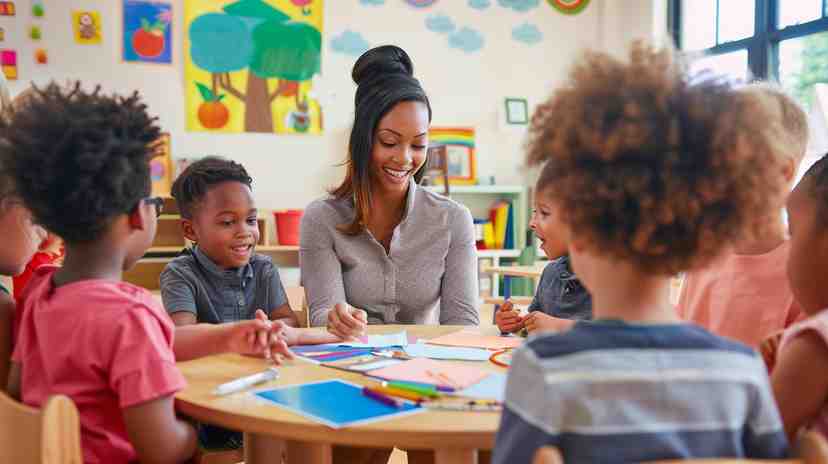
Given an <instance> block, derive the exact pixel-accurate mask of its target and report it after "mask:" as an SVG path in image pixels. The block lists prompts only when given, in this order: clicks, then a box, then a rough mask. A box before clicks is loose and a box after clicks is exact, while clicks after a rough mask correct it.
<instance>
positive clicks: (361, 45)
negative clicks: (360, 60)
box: [331, 30, 371, 56]
mask: <svg viewBox="0 0 828 464" xmlns="http://www.w3.org/2000/svg"><path fill="white" fill-rule="evenodd" d="M369 48H371V44H369V43H368V41H367V40H365V39H364V38H363V37H362V35H361V34H360V33H359V32H354V31H351V30H345V31H342V33H341V34H339V35H337V36H334V37H333V38H332V39H331V49H332V50H333V51H335V52H337V53H342V54H345V55H351V56H359V55H362V54H363V53H365V52H366V51H368V49H369Z"/></svg>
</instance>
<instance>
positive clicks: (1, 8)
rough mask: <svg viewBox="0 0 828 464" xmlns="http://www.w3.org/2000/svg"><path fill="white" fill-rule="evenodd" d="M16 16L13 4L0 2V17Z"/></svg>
mask: <svg viewBox="0 0 828 464" xmlns="http://www.w3.org/2000/svg"><path fill="white" fill-rule="evenodd" d="M16 14H17V8H16V7H15V6H14V2H0V16H14V15H16Z"/></svg>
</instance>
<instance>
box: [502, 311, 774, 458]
mask: <svg viewBox="0 0 828 464" xmlns="http://www.w3.org/2000/svg"><path fill="white" fill-rule="evenodd" d="M544 445H551V446H556V447H558V448H559V449H560V451H561V453H562V454H563V456H564V460H565V461H566V462H585V463H586V462H590V463H616V462H618V463H620V462H640V461H648V460H658V459H684V458H708V457H734V458H741V457H748V458H782V457H785V456H787V454H788V442H787V439H786V437H785V433H784V429H783V427H782V421H781V419H780V417H779V412H778V410H777V409H776V404H775V402H774V399H773V396H772V393H771V389H770V385H769V382H768V378H767V373H766V371H765V367H764V364H763V363H762V359H761V358H760V357H759V356H758V355H757V354H756V353H755V352H754V351H753V350H751V349H750V348H748V347H746V346H744V345H742V344H740V343H737V342H733V341H728V340H726V339H724V338H720V337H717V336H715V335H713V334H711V333H709V332H707V331H706V330H704V329H702V328H700V327H698V326H694V325H688V324H671V325H635V324H627V323H624V322H620V321H596V322H578V323H577V324H576V325H575V326H574V327H573V328H572V330H570V331H568V332H565V333H562V334H551V335H542V336H539V337H536V338H534V339H532V340H530V341H529V342H528V343H527V344H526V345H525V346H524V347H522V348H520V349H519V350H517V351H516V352H515V355H514V357H513V359H512V367H511V369H510V371H509V380H508V383H507V387H506V407H505V408H504V411H503V417H502V419H501V422H500V429H499V431H498V434H497V441H496V444H495V449H494V457H493V462H494V463H496V464H500V463H516V462H531V460H532V456H533V455H534V453H535V451H536V450H537V448H539V447H541V446H544Z"/></svg>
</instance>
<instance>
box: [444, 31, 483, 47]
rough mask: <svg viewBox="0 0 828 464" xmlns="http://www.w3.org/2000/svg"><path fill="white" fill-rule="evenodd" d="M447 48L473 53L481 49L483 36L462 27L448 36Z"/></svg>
mask: <svg viewBox="0 0 828 464" xmlns="http://www.w3.org/2000/svg"><path fill="white" fill-rule="evenodd" d="M449 47H451V48H458V49H460V50H463V51H464V52H466V53H473V52H476V51H478V50H480V49H481V48H483V35H482V34H480V33H479V32H477V31H475V30H474V29H470V28H468V27H464V28H462V29H460V30H459V31H457V32H454V33H452V34H451V35H450V36H449Z"/></svg>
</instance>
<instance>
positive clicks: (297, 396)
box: [256, 379, 422, 428]
mask: <svg viewBox="0 0 828 464" xmlns="http://www.w3.org/2000/svg"><path fill="white" fill-rule="evenodd" d="M256 396H258V397H259V398H262V399H264V400H267V401H270V402H272V403H274V404H275V405H277V406H279V407H282V408H285V409H288V410H290V411H292V412H295V413H297V414H299V415H302V416H305V417H307V418H309V419H311V420H315V421H317V422H321V423H322V424H325V425H327V426H329V427H333V428H340V427H347V426H350V425H356V424H362V423H367V422H375V421H380V420H388V419H392V418H395V417H399V416H402V415H408V414H414V413H417V412H421V411H422V407H420V406H418V405H416V404H412V403H405V404H404V405H403V407H402V408H395V407H393V406H389V405H387V404H384V403H381V402H379V401H377V400H374V399H372V398H369V397H367V396H365V395H363V394H362V387H360V386H359V385H354V384H352V383H349V382H345V381H343V380H338V379H336V380H326V381H322V382H315V383H306V384H303V385H292V386H289V387H282V388H276V389H273V390H265V391H259V392H257V393H256Z"/></svg>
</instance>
